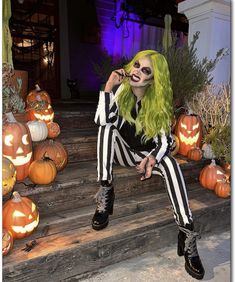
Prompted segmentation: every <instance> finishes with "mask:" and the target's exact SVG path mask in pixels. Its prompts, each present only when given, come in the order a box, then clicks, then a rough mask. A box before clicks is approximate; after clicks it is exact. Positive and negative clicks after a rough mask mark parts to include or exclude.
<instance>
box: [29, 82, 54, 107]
mask: <svg viewBox="0 0 235 282" xmlns="http://www.w3.org/2000/svg"><path fill="white" fill-rule="evenodd" d="M34 101H46V102H48V103H49V104H51V98H50V96H49V94H48V93H47V92H46V91H45V90H41V88H40V87H39V85H38V84H36V85H35V89H34V90H31V91H30V92H29V94H28V95H27V97H26V103H27V105H28V104H30V103H32V102H34Z"/></svg>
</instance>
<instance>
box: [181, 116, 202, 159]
mask: <svg viewBox="0 0 235 282" xmlns="http://www.w3.org/2000/svg"><path fill="white" fill-rule="evenodd" d="M175 135H176V136H177V137H178V138H179V142H180V146H179V154H181V155H183V156H187V154H188V151H189V150H190V149H193V148H195V147H199V148H201V143H202V122H201V119H200V118H199V116H196V115H191V114H182V115H181V116H180V117H179V119H178V121H177V124H176V127H175Z"/></svg>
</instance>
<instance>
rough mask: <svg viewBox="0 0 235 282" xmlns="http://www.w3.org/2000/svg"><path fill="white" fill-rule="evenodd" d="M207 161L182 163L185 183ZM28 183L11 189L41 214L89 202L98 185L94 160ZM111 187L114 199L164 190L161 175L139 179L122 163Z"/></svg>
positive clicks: (115, 168)
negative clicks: (41, 182)
mask: <svg viewBox="0 0 235 282" xmlns="http://www.w3.org/2000/svg"><path fill="white" fill-rule="evenodd" d="M181 161H182V160H181ZM207 163H208V160H202V161H200V162H193V161H189V162H187V163H185V164H181V168H182V172H183V174H184V177H185V181H186V183H187V184H190V183H195V182H197V181H198V177H199V173H200V170H201V169H202V167H204V166H205V165H206V164H207ZM31 184H32V183H31V182H30V180H29V179H26V180H25V181H24V183H17V184H16V185H15V187H14V189H15V190H16V191H18V192H19V193H20V194H21V195H22V196H27V197H29V198H30V199H32V200H33V201H34V202H35V203H36V204H37V206H38V208H39V211H40V214H41V215H44V214H47V215H48V214H52V213H57V212H63V211H66V210H68V209H71V207H74V208H79V207H84V206H87V205H90V204H91V203H92V201H93V197H94V194H95V193H96V191H97V188H98V183H97V172H96V161H89V162H79V163H72V164H69V165H68V166H67V167H66V168H65V169H64V170H63V171H61V172H59V173H58V175H57V176H56V179H55V181H54V182H53V183H52V184H51V185H37V186H36V187H33V188H32V187H30V185H31ZM25 185H28V186H25ZM114 187H115V191H116V198H117V199H119V198H126V197H130V196H134V195H137V194H141V195H144V194H146V193H148V192H153V191H154V192H155V193H158V192H161V191H164V190H165V185H164V182H163V179H162V178H161V177H160V176H153V177H152V178H151V179H149V180H148V181H140V176H139V175H138V174H137V172H136V169H135V168H126V167H121V166H114ZM9 197H10V195H7V196H6V197H4V201H5V200H7V199H8V198H9Z"/></svg>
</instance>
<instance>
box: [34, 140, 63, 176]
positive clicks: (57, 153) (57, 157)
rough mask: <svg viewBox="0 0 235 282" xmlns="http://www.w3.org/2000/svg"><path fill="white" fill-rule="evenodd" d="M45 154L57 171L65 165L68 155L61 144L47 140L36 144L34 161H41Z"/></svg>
mask: <svg viewBox="0 0 235 282" xmlns="http://www.w3.org/2000/svg"><path fill="white" fill-rule="evenodd" d="M45 154H47V156H48V157H49V158H50V159H51V160H52V161H53V162H54V163H55V165H56V168H57V170H58V171H61V170H62V169H64V168H65V166H66V165H67V162H68V153H67V150H66V149H65V147H64V146H63V144H62V143H61V142H59V141H55V140H53V139H49V140H45V141H43V142H41V143H39V144H37V145H36V146H35V148H34V160H41V159H43V157H44V155H45Z"/></svg>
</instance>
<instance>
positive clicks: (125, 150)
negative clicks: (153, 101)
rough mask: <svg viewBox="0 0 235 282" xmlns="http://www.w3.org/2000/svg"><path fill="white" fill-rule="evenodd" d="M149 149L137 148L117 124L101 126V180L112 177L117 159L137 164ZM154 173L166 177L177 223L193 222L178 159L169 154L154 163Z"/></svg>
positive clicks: (130, 164) (99, 167)
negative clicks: (135, 149) (130, 143)
mask: <svg viewBox="0 0 235 282" xmlns="http://www.w3.org/2000/svg"><path fill="white" fill-rule="evenodd" d="M148 153H149V152H147V151H142V152H137V151H133V150H132V149H131V148H130V147H129V145H128V144H127V143H126V142H125V141H124V140H123V138H122V137H121V135H120V133H119V131H118V129H117V128H116V127H115V126H114V125H113V124H107V125H105V126H100V127H99V132H98V141H97V171H98V180H112V178H113V175H112V174H113V163H117V164H120V165H121V166H136V165H137V163H139V162H141V160H142V159H143V158H144V157H145V156H146V155H147V154H148ZM152 174H156V175H161V176H162V177H163V178H164V180H165V183H166V187H167V191H168V195H169V198H170V201H171V204H172V207H173V211H174V218H175V221H176V223H177V224H178V225H181V226H185V224H190V223H192V221H193V219H192V213H191V210H190V208H189V204H188V197H187V192H186V187H185V182H184V178H183V175H182V172H181V169H180V167H179V165H178V163H177V161H176V160H175V159H174V158H173V157H171V156H169V155H166V156H165V157H163V158H162V160H161V162H160V163H159V164H156V165H155V166H154V168H153V171H152Z"/></svg>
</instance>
